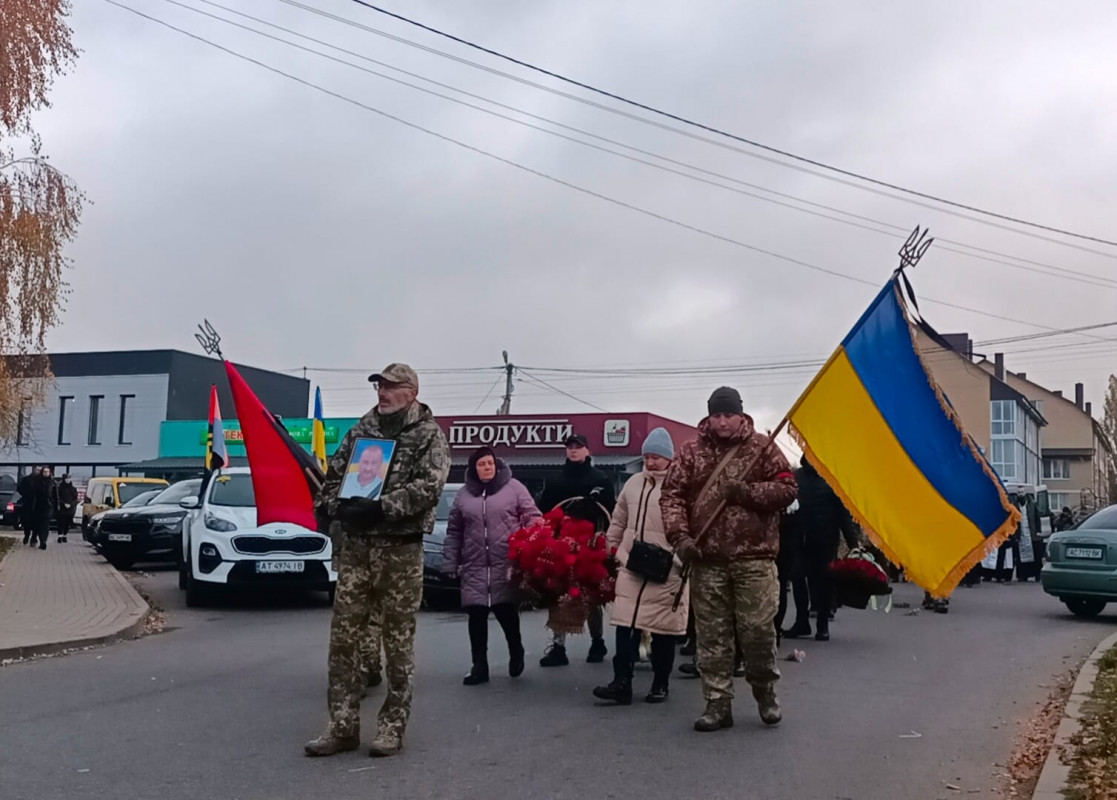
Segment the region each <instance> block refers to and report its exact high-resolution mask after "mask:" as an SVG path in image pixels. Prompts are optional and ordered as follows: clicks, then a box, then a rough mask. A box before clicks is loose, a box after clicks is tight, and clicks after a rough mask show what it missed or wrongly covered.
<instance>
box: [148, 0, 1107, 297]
mask: <svg viewBox="0 0 1117 800" xmlns="http://www.w3.org/2000/svg"><path fill="white" fill-rule="evenodd" d="M164 2H166V3H169V4H171V5H175V6H178V7H180V8H184V9H186V10H188V11H193V12H194V13H196V14H200V15H202V16H205V17H208V18H210V19H213V20H217V21H218V22H222V23H224V24H227V25H231V26H233V27H236V28H239V29H241V30H245V31H248V32H249V33H254V34H256V35H257V36H262V37H264V38H266V39H270V40H271V41H275V42H279V43H281V44H285V45H287V46H289V47H293V48H295V49H297V50H301V51H303V52H306V53H310V54H312V55H316V56H318V57H320V58H324V59H326V60H328V61H332V62H334V63H337V64H341V65H343V66H347V67H350V68H351V69H356V70H359V71H361V72H364V73H366V74H369V75H373V76H375V77H378V78H381V79H383V80H387V81H390V82H392V83H395V84H397V85H401V86H405V87H407V88H409V89H412V90H414V91H418V92H422V93H424V94H427V95H430V96H432V97H437V98H439V99H442V100H445V101H447V102H450V103H454V104H456V105H460V106H464V107H466V108H470V109H473V110H475V111H479V112H481V113H483V114H487V115H489V116H493V117H496V118H498V119H503V120H505V121H507V122H511V123H513V124H516V125H520V126H522V127H526V128H529V129H531V130H535V131H538V132H541V133H545V134H547V135H549V136H553V137H556V138H559V139H562V140H565V141H568V142H573V143H574V144H578V145H581V146H583V147H587V148H590V149H592V150H596V151H598V152H602V153H606V154H609V155H613V156H616V157H618V158H623V159H625V160H627V161H631V162H633V163H637V164H642V165H644V166H647V167H651V168H653V169H657V170H660V171H662V172H667V173H669V174H672V175H677V176H679V177H682V178H686V179H688V180H692V181H695V182H698V183H702V184H706V185H708V186H713V187H716V188H718V189H723V190H725V191H729V192H734V193H735V194H739V195H742V196H744V197H749V198H751V199H754V200H759V201H761V202H765V203H769V204H772V205H776V206H780V207H783V208H788V209H791V210H793V211H798V212H800V213H803V214H810V215H811V216H815V217H820V218H822V219H826V220H830V221H832V222H837V223H839V224H842V225H848V226H851V227H854V228H859V229H861V230H865V231H868V232H870V233H875V234H877V235H880V236H887V237H890V238H891V237H892V236H893V234H895V233H907V229H906V228H904V227H902V226H900V225H896V224H894V223H890V222H886V221H883V220H878V219H873V218H872V217H867V216H863V215H860V214H856V213H853V212H850V211H846V210H844V209H840V208H836V207H834V206H829V205H826V204H823V203H817V202H814V201H812V200H808V199H806V198H803V197H798V196H796V195H792V194H788V193H785V192H780V191H777V190H774V189H769V188H767V187H764V186H759V185H757V184H754V183H749V182H748V181H743V180H740V179H738V178H734V177H732V176H729V175H725V174H724V173H719V172H716V171H713V170H708V169H705V168H704V167H700V166H698V165H695V164H690V163H687V162H685V161H679V160H677V159H674V158H671V157H669V156H665V155H662V154H660V153H655V152H652V151H649V150H644V149H642V148H639V147H635V146H633V145H630V144H627V143H625V142H622V141H618V140H615V139H610V138H608V137H606V136H601V135H599V134H596V133H593V132H591V131H587V130H584V129H581V128H577V127H574V126H571V125H567V124H565V123H562V122H559V121H557V120H554V119H550V118H548V117H544V116H541V115H539V114H535V113H532V112H530V111H526V110H524V109H521V108H518V107H516V106H512V105H509V104H507V103H502V102H499V101H497V100H492V99H491V98H488V97H485V96H484V95H480V94H476V93H474V92H470V91H467V90H465V89H461V88H459V87H457V86H453V85H451V84H447V83H443V82H441V81H437V80H434V79H432V78H428V77H426V76H424V75H420V74H418V73H415V72H411V71H409V70H405V69H401V68H399V67H396V66H394V65H392V64H389V63H387V62H384V61H380V60H378V59H375V58H370V57H369V56H366V55H364V54H362V53H358V52H355V51H353V50H349V49H346V48H344V47H340V46H338V45H335V44H332V43H330V42H327V41H323V40H322V39H317V38H315V37H313V36H309V35H307V34H304V33H301V32H299V31H296V30H292V29H290V28H286V27H284V26H282V25H278V24H276V23H273V22H270V21H268V20H265V19H261V18H260V17H256V16H253V15H251V14H246V13H244V12H242V11H238V10H236V9H234V8H229V7H228V6H225V5H222V4H221V3H217V2H214V1H213V0H198V2H201V3H204V4H205V5H208V6H211V7H213V8H218V9H221V10H222V11H225V12H226V13H229V14H235V15H236V16H239V17H242V18H244V19H248V20H251V21H253V22H256V23H258V24H260V25H266V26H268V27H270V28H273V29H275V30H278V31H282V32H283V33H286V34H288V35H290V36H297V37H299V38H300V39H303V40H305V41H308V42H313V43H314V44H317V45H319V46H322V47H328V48H330V49H331V50H335V51H337V52H339V53H344V54H345V55H347V56H351V57H353V58H358V59H361V60H362V61H366V62H368V63H370V64H376V65H378V66H381V67H384V68H385V69H389V70H392V71H393V72H397V73H399V74H401V75H406V76H408V77H411V78H415V79H416V80H420V81H424V82H426V83H429V84H431V85H433V86H438V87H440V88H443V89H446V90H448V91H452V92H457V93H459V94H461V95H464V96H466V97H471V98H473V99H475V100H480V101H481V102H484V103H489V104H491V105H494V106H497V107H498V108H503V109H506V110H509V111H512V112H515V113H517V114H521V115H523V116H526V117H529V118H531V119H536V120H539V121H541V122H545V123H547V124H549V125H554V126H556V127H558V128H562V129H564V130H568V131H572V132H574V133H578V134H580V135H582V136H588V137H590V138H592V139H596V140H597V141H600V142H605V143H607V144H611V145H613V146H615V147H621V148H624V149H626V150H630V151H632V152H634V153H639V154H641V155H644V156H648V157H649V158H656V159H659V160H661V161H664V162H666V163H668V164H673V165H676V166H678V167H682V168H685V169H689V170H693V171H694V172H698V173H701V174H704V175H709V176H711V177H714V178H718V179H719V180H724V181H728V182H730V183H733V184H736V185H738V186H745V187H748V188H750V189H755V190H756V191H760V192H766V193H768V194H771V195H774V196H775V197H781V198H785V199H788V200H793V201H795V202H798V203H803V204H805V205H808V206H811V207H813V208H819V209H823V210H825V211H830V212H832V213H835V214H842V215H844V216H846V217H851V218H852V219H844V218H842V217H833V216H830V215H829V214H824V213H820V212H818V211H812V210H810V209H809V208H801V207H799V206H796V205H792V204H791V203H785V202H781V201H780V200H776V199H773V198H772V197H765V196H762V195H757V194H754V193H752V192H748V191H744V190H742V189H737V188H734V187H733V186H725V185H723V184H721V183H718V182H717V181H713V180H707V179H705V178H701V177H699V176H697V175H691V174H689V173H686V172H682V171H679V170H676V169H671V168H670V167H666V166H664V165H663V164H656V163H653V162H649V161H645V160H644V159H641V158H635V157H633V156H629V155H626V154H625V153H618V152H616V151H614V150H610V149H609V148H607V147H601V146H599V145H595V144H592V143H590V142H585V141H582V140H580V139H577V138H575V137H572V136H567V135H565V134H562V133H559V132H557V131H552V130H548V129H547V128H542V127H539V126H537V125H532V124H531V123H528V122H524V121H523V120H520V119H516V118H514V117H510V116H507V115H505V114H501V113H499V112H496V111H492V110H491V109H487V108H483V107H481V106H477V105H474V104H473V103H468V102H465V101H463V100H460V99H458V98H455V97H448V96H447V95H444V94H440V93H439V92H435V91H432V90H430V89H426V88H424V87H422V86H416V85H415V84H413V83H408V82H407V81H403V80H400V79H399V78H394V77H392V76H390V75H385V74H384V73H381V72H377V71H376V70H372V69H368V68H366V67H362V66H360V65H358V64H353V63H351V62H349V61H345V60H343V59H340V58H335V57H334V56H330V55H328V54H326V53H322V52H319V51H317V50H313V49H311V48H309V47H303V46H302V45H299V44H296V43H295V42H291V41H288V40H286V39H282V38H280V37H278V36H273V35H271V34H268V33H265V32H264V31H260V30H257V29H255V28H252V27H250V26H247V25H242V24H240V23H238V22H234V21H233V20H229V19H225V18H224V17H220V16H218V15H216V14H211V13H209V12H207V11H203V10H202V9H198V8H194V7H193V6H190V5H187V4H185V3H182V2H179V0H164ZM328 16H332V15H328ZM855 220H861V221H863V222H871V223H873V224H875V225H880V226H883V227H885V228H888V229H890V230H878V229H877V228H874V227H871V226H869V225H865V224H861V223H859V222H856V221H855ZM936 240H937V241H939V242H940V243H942V244H946V245H955V247H939V248H938V249H940V250H942V251H944V252H949V253H954V254H956V255H961V256H965V257H967V258H973V259H977V260H980V261H986V262H989V263H992V264H1000V265H1003V266H1008V267H1012V268H1014V269H1020V270H1024V271H1027V272H1034V273H1036V274H1040V275H1047V276H1049V277H1056V278H1064V279H1065V280H1075V281H1077V282H1079V283H1084V284H1087V285H1091V286H1098V287H1101V288H1108V289H1117V279H1111V278H1106V277H1104V276H1101V275H1095V274H1093V273H1089V272H1082V271H1080V270H1073V269H1068V268H1066V267H1058V266H1055V265H1053V264H1046V263H1044V262H1041V261H1035V260H1031V259H1026V258H1023V257H1020V256H1014V255H1009V254H1006V253H1001V252H998V251H996V250H991V249H988V248H983V247H979V246H977V245H971V244H967V243H965V242H959V241H955V240H952V239H944V238H942V237H936ZM957 247H963V248H967V249H969V250H973V251H975V252H972V253H970V252H965V251H963V250H958V249H956V248H957ZM980 253H984V254H988V255H980ZM988 256H1000V258H991V257H988ZM1003 259H1012V261H1005V260H1003ZM1016 262H1023V263H1016ZM1025 264H1031V265H1033V266H1034V267H1035V268H1032V267H1029V266H1025ZM1040 268H1042V269H1040ZM1052 272H1056V273H1060V274H1057V275H1053V274H1051V273H1052ZM1070 276H1077V277H1070Z"/></svg>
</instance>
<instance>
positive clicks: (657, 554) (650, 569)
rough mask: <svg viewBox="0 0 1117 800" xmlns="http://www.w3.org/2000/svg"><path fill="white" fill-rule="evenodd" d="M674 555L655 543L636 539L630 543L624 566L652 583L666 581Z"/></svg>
mask: <svg viewBox="0 0 1117 800" xmlns="http://www.w3.org/2000/svg"><path fill="white" fill-rule="evenodd" d="M673 563H674V555H673V554H672V552H671V551H670V550H664V549H663V548H662V547H660V546H659V545H657V544H651V543H650V542H645V541H643V540H642V539H638V540H636V541H634V542H633V543H632V549H631V550H630V551H629V553H628V561H626V562H625V565H624V568H625V569H627V570H628V571H629V572H632V573H635V574H636V575H639V576H640V577H641V578H643V579H644V580H647V581H651V582H652V583H666V582H667V578H668V577H670V575H671V565H672V564H673Z"/></svg>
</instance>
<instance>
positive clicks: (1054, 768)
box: [1032, 633, 1117, 800]
mask: <svg viewBox="0 0 1117 800" xmlns="http://www.w3.org/2000/svg"><path fill="white" fill-rule="evenodd" d="M1114 646H1117V633H1114V634H1112V635H1110V636H1107V637H1106V638H1105V639H1103V640H1102V642H1101V644H1099V645H1098V646H1097V647H1095V648H1094V652H1092V653H1091V654H1090V657H1089V658H1087V659H1086V663H1085V664H1084V665H1083V666H1082V671H1081V672H1079V673H1078V679H1077V680H1076V681H1075V682H1074V688H1073V689H1071V693H1070V697H1069V698H1067V705H1066V708H1065V709H1064V710H1063V720H1062V722H1060V723H1059V728H1058V730H1057V731H1055V741H1054V742H1052V743H1051V752H1049V753H1048V754H1047V760H1046V761H1045V762H1044V763H1043V772H1041V773H1040V775H1039V783H1037V784H1036V790H1035V793H1034V794H1032V800H1064V794H1063V790H1064V789H1065V788H1066V785H1067V779H1068V778H1069V777H1070V767H1069V766H1067V765H1066V764H1064V763H1063V762H1062V760H1061V759H1060V758H1059V751H1060V750H1061V749H1063V748H1065V747H1068V746H1069V745H1070V737H1071V736H1073V735H1074V734H1076V733H1077V732H1078V729H1079V727H1080V725H1079V720H1080V719H1081V716H1082V704H1083V703H1084V702H1085V701H1086V700H1087V699H1089V697H1090V693H1091V692H1092V691H1093V690H1094V681H1096V680H1097V677H1098V661H1099V659H1101V657H1102V656H1103V655H1104V654H1105V653H1107V652H1108V651H1109V650H1111V649H1112V648H1113V647H1114Z"/></svg>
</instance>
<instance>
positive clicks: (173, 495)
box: [151, 481, 202, 506]
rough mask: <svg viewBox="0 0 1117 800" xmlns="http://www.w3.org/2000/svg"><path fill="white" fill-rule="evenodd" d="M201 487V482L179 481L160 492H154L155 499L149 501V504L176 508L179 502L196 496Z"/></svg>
mask: <svg viewBox="0 0 1117 800" xmlns="http://www.w3.org/2000/svg"><path fill="white" fill-rule="evenodd" d="M201 487H202V482H201V481H180V482H179V483H176V484H174V485H173V486H168V487H167V488H166V489H164V490H163V491H161V492H156V497H155V499H154V500H152V501H151V504H152V505H160V506H162V505H167V506H177V505H178V503H179V501H180V500H185V499H186V498H187V497H194V496H195V495H197V494H198V490H199V489H200V488H201Z"/></svg>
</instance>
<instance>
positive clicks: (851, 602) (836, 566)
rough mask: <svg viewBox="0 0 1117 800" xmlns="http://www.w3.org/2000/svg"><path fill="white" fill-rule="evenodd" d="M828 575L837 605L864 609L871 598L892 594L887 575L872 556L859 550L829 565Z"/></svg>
mask: <svg viewBox="0 0 1117 800" xmlns="http://www.w3.org/2000/svg"><path fill="white" fill-rule="evenodd" d="M830 574H831V576H833V579H834V594H835V595H836V597H837V601H838V605H843V606H850V607H852V608H866V607H867V606H868V605H869V599H870V598H871V597H874V596H876V595H885V594H892V587H891V586H889V585H888V574H887V573H886V572H885V571H884V570H883V569H881V567H880V565H879V564H877V562H876V560H875V559H874V558H873V557H872V555H870V554H869V553H868V552H866V551H864V550H861V549H860V548H857V549H854V550H852V551H850V553H849V555H848V556H846V557H845V558H840V559H838V560H837V561H835V562H834V563H833V564H831V565H830Z"/></svg>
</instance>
